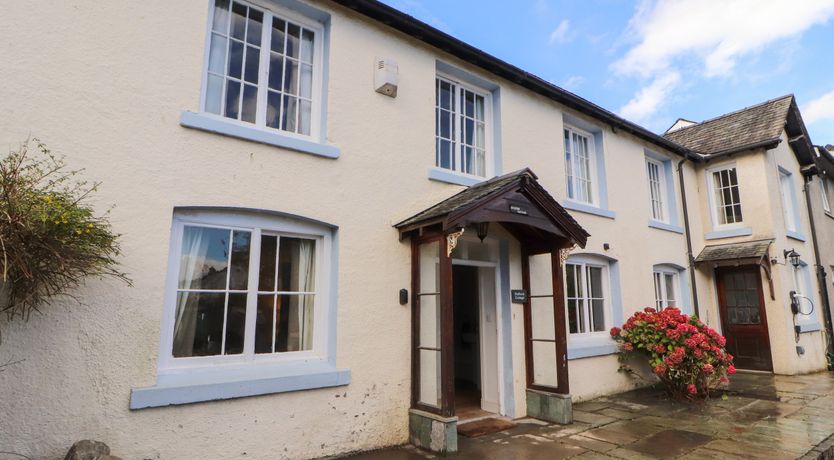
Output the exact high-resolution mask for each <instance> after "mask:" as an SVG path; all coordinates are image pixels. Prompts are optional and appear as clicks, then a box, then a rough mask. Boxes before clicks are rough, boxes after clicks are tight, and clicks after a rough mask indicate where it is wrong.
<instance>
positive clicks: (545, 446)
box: [349, 372, 834, 460]
mask: <svg viewBox="0 0 834 460" xmlns="http://www.w3.org/2000/svg"><path fill="white" fill-rule="evenodd" d="M726 395H727V397H726V398H722V397H721V393H719V394H718V395H717V397H714V398H713V399H710V400H709V401H707V402H706V403H704V404H698V405H686V404H681V403H677V402H674V401H670V400H669V399H668V398H666V397H665V395H664V393H663V392H662V391H660V390H658V389H651V388H647V389H640V390H635V391H631V392H628V393H622V394H619V395H614V396H608V397H603V398H598V399H594V400H591V401H587V402H582V403H577V404H575V405H574V420H575V421H574V423H573V424H571V425H553V424H546V423H543V422H540V421H536V420H530V419H522V420H517V422H520V423H519V426H518V427H516V428H513V429H511V430H508V431H503V432H500V433H493V434H489V435H485V436H481V437H477V438H471V439H470V438H465V437H462V436H461V437H459V440H458V443H459V452H458V453H457V454H453V455H449V456H446V458H454V459H460V460H463V459H466V460H468V459H519V460H521V459H559V458H578V459H595V458H601V459H610V458H620V459H646V458H682V459H704V458H728V459H733V458H745V459H749V458H754V459H759V458H761V459H795V458H804V459H811V458H814V459H816V458H817V457H818V456H819V453H820V451H821V450H825V449H826V448H828V447H830V446H831V444H834V436H832V434H834V373H827V372H826V373H819V374H809V375H800V376H773V375H769V374H752V373H749V374H748V373H743V374H742V373H739V374H736V375H735V376H733V379H732V382H731V384H730V387H729V389H728V391H726ZM829 438H830V439H829ZM349 458H350V459H351V460H383V459H384V460H388V459H391V460H422V459H426V458H443V457H441V456H436V455H433V454H431V453H428V452H426V451H422V450H419V449H416V448H414V447H411V446H402V447H395V448H390V449H385V450H380V451H375V452H369V453H363V454H359V455H355V456H352V457H349Z"/></svg>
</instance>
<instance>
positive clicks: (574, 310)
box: [567, 299, 580, 334]
mask: <svg viewBox="0 0 834 460" xmlns="http://www.w3.org/2000/svg"><path fill="white" fill-rule="evenodd" d="M577 305H578V301H577V300H576V299H568V303H567V306H568V330H569V331H570V333H571V334H576V333H577V332H579V321H578V319H577V318H578V317H579V316H580V313H579V311H578V307H577Z"/></svg>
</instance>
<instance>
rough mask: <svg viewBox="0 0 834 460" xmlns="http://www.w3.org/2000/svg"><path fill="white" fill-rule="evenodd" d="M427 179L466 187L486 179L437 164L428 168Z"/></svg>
mask: <svg viewBox="0 0 834 460" xmlns="http://www.w3.org/2000/svg"><path fill="white" fill-rule="evenodd" d="M429 179H430V180H436V181H438V182H445V183H447V184H455V185H463V186H466V187H469V186H471V185H475V184H477V183H480V182H483V181H485V180H486V179H485V178H483V177H477V176H470V175H468V174H461V173H459V172H455V171H451V170H448V169H444V168H439V167H437V166H434V167H431V168H429Z"/></svg>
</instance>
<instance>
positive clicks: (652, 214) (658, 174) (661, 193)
mask: <svg viewBox="0 0 834 460" xmlns="http://www.w3.org/2000/svg"><path fill="white" fill-rule="evenodd" d="M674 170H675V169H674V164H673V163H672V160H671V159H670V158H668V157H666V156H664V155H661V154H659V153H655V152H652V151H648V150H647V151H646V186H647V189H648V207H649V227H652V228H657V229H660V230H667V231H670V232H675V233H683V228H682V227H681V226H680V221H679V219H678V209H677V194H676V191H675V176H674Z"/></svg>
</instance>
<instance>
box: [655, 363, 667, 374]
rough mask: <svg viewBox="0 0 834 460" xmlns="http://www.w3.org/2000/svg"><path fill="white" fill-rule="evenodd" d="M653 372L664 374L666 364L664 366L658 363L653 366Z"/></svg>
mask: <svg viewBox="0 0 834 460" xmlns="http://www.w3.org/2000/svg"><path fill="white" fill-rule="evenodd" d="M654 373H655V374H657V375H663V374H665V373H666V366H664V365H663V364H658V365H657V366H655V367H654Z"/></svg>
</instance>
